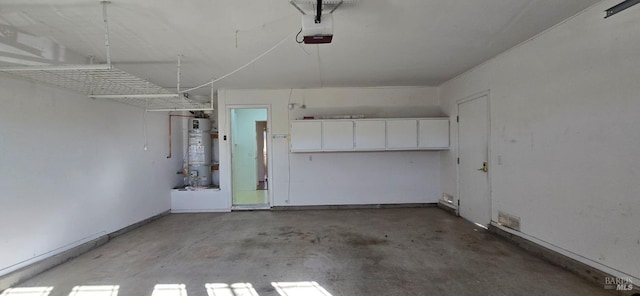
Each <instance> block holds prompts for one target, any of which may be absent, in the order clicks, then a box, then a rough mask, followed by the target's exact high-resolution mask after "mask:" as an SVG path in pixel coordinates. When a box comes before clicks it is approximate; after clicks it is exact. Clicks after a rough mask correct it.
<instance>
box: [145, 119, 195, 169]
mask: <svg viewBox="0 0 640 296" xmlns="http://www.w3.org/2000/svg"><path fill="white" fill-rule="evenodd" d="M149 111H151V110H149ZM173 117H188V118H195V116H194V115H177V114H176V115H174V114H171V113H169V156H167V159H169V158H171V142H172V140H171V119H172V118H173Z"/></svg>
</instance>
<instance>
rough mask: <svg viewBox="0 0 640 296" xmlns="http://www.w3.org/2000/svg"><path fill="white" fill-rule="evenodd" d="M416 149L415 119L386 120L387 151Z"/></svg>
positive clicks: (416, 130)
mask: <svg viewBox="0 0 640 296" xmlns="http://www.w3.org/2000/svg"><path fill="white" fill-rule="evenodd" d="M416 148H418V121H417V120H416V119H388V120H387V149H416Z"/></svg>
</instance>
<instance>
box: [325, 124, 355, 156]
mask: <svg viewBox="0 0 640 296" xmlns="http://www.w3.org/2000/svg"><path fill="white" fill-rule="evenodd" d="M322 150H324V151H348V150H353V121H352V120H345V121H343V120H336V121H323V122H322Z"/></svg>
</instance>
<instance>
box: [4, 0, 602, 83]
mask: <svg viewBox="0 0 640 296" xmlns="http://www.w3.org/2000/svg"><path fill="white" fill-rule="evenodd" d="M598 1H599V0H473V1H471V0H446V1H445V0H358V1H355V3H351V4H345V5H343V6H341V7H340V8H339V9H338V10H337V11H336V12H335V13H334V39H333V43H331V44H323V45H300V44H297V43H296V42H295V40H294V36H292V35H295V33H297V32H298V30H299V29H300V23H301V16H300V13H299V12H298V11H297V10H296V9H295V8H294V7H293V6H292V5H290V4H289V1H287V0H184V1H176V0H112V2H111V3H110V4H109V5H108V21H109V30H110V44H111V56H112V60H113V63H114V64H115V65H116V66H117V67H118V68H120V69H122V70H125V71H128V72H130V73H132V74H135V75H138V76H140V77H141V78H145V79H149V80H150V81H152V82H154V83H156V84H159V85H161V86H165V87H168V88H171V87H175V85H176V59H177V55H178V54H181V55H183V56H184V57H183V59H182V86H186V87H188V86H195V85H199V84H201V83H204V82H207V81H210V80H211V79H213V78H217V77H220V76H222V75H224V74H226V73H228V72H230V71H232V70H235V69H236V68H238V67H240V66H242V65H244V64H245V63H247V62H248V61H250V60H252V59H254V58H255V57H257V56H259V55H260V54H262V53H264V52H265V51H267V50H268V49H270V48H271V47H273V46H274V45H275V44H277V43H278V42H280V41H281V40H283V38H285V37H287V36H289V37H288V38H287V40H285V41H284V42H283V43H282V44H281V45H280V46H278V47H277V48H276V49H274V50H273V51H271V52H269V53H268V54H267V55H265V56H264V57H263V58H261V59H260V60H258V61H257V62H255V63H254V64H252V65H250V66H249V67H247V68H246V69H244V70H242V71H239V72H238V73H236V74H234V75H232V76H230V77H228V78H226V79H224V80H222V81H220V82H218V83H216V88H310V87H342V86H401V85H426V86H436V85H439V84H440V83H442V82H444V81H446V80H448V79H450V78H452V77H455V76H456V75H458V74H460V73H462V72H464V71H466V70H468V69H470V68H472V67H474V66H476V65H478V64H480V63H482V62H483V61H486V60H487V59H489V58H491V57H493V56H495V55H497V54H499V53H500V52H503V51H505V50H507V49H509V48H511V47H513V46H514V45H516V44H518V43H520V42H522V41H524V40H526V39H528V38H530V37H532V36H534V35H535V34H537V33H539V32H541V31H543V30H545V29H547V28H549V27H551V26H553V25H554V24H557V23H558V22H560V21H562V20H564V19H566V18H568V17H570V16H572V15H574V14H576V13H577V12H579V11H581V10H583V9H585V8H587V7H588V6H590V5H592V4H594V3H596V2H598ZM0 7H1V9H0V23H2V24H4V26H3V27H2V30H1V32H2V34H3V35H4V38H2V39H0V42H2V43H4V44H5V45H4V46H3V47H2V48H0V49H1V50H2V52H0V57H2V56H4V57H5V58H4V61H14V59H20V58H24V57H25V56H26V55H29V54H26V53H25V50H31V51H32V52H31V53H30V55H32V56H33V58H29V59H30V60H38V59H42V58H44V59H51V58H53V57H63V58H61V59H64V61H63V62H77V61H78V59H77V58H74V55H73V54H70V53H69V51H68V50H71V51H73V52H77V53H79V54H80V55H81V56H83V57H87V56H95V57H96V59H98V60H101V61H104V60H105V48H104V31H103V22H102V8H101V5H100V3H99V1H98V0H56V1H50V0H48V1H45V0H31V1H24V0H0ZM308 11H309V12H311V11H312V7H310V6H309V7H308ZM603 15H604V14H603ZM30 35H33V36H42V37H45V38H40V39H38V38H34V37H33V36H30ZM16 36H20V37H21V38H18V39H21V40H17V39H15V38H16ZM11 38H14V39H11ZM25 40H27V41H25ZM6 44H10V45H12V47H8V46H6ZM16 44H18V45H19V46H18V48H16ZM56 44H59V45H60V46H61V47H62V48H66V50H67V51H66V52H65V54H62V53H61V52H62V49H61V48H59V47H57V46H56ZM25 48H26V49H25ZM54 59H55V58H54ZM83 59H84V58H83ZM81 60H82V59H81Z"/></svg>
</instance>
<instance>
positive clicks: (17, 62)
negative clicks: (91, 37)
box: [0, 12, 87, 67]
mask: <svg viewBox="0 0 640 296" xmlns="http://www.w3.org/2000/svg"><path fill="white" fill-rule="evenodd" d="M15 13H16V12H13V15H14V17H13V18H15ZM8 18H9V17H7V15H4V14H3V15H0V20H6V19H8ZM0 52H1V53H0V66H2V67H11V66H43V65H51V64H54V65H57V64H84V63H86V62H87V60H86V58H85V57H83V56H82V55H80V54H78V53H76V52H74V51H71V50H69V49H67V48H65V47H64V46H62V45H60V44H58V43H56V42H55V41H53V40H52V39H50V38H47V37H39V36H35V35H33V34H30V33H28V32H25V31H23V30H20V29H18V28H17V27H14V26H10V25H5V24H0Z"/></svg>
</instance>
